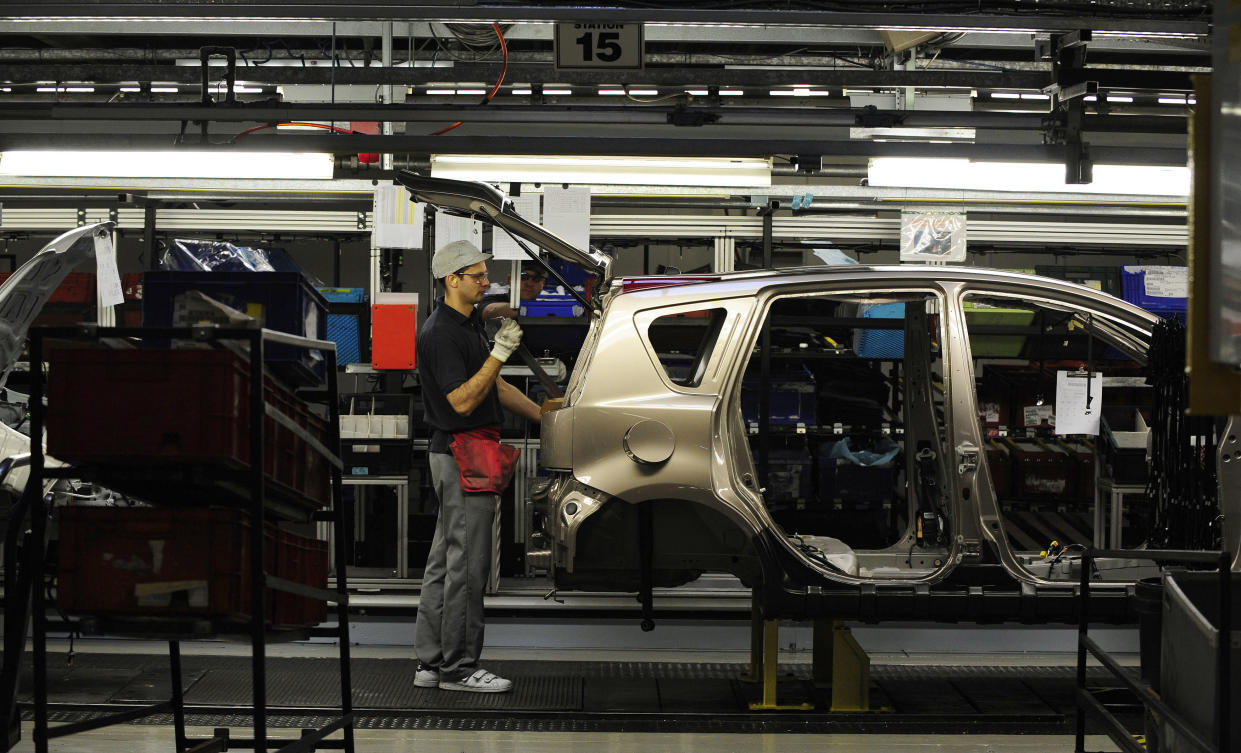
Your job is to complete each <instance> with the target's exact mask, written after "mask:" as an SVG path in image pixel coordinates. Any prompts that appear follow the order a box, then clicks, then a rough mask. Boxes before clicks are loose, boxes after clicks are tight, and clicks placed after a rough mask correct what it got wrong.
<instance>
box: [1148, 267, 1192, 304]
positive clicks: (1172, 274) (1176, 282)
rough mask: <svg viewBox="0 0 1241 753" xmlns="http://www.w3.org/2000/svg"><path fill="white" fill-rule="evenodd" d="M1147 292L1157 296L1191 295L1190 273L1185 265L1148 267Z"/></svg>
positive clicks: (1176, 296)
mask: <svg viewBox="0 0 1241 753" xmlns="http://www.w3.org/2000/svg"><path fill="white" fill-rule="evenodd" d="M1144 284H1145V286H1146V294H1147V295H1149V296H1155V297H1157V298H1185V297H1187V296H1188V295H1189V274H1188V271H1187V270H1186V268H1185V267H1147V268H1146V276H1145V278H1144Z"/></svg>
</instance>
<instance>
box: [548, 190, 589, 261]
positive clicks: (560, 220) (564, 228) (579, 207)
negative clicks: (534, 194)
mask: <svg viewBox="0 0 1241 753" xmlns="http://www.w3.org/2000/svg"><path fill="white" fill-rule="evenodd" d="M543 227H545V228H547V229H548V230H550V231H551V232H553V233H555V234H556V235H559V236H560V237H561V238H563V239H565V240H566V241H567V242H568V243H569V244H570V245H572V246H576V247H577V248H580V249H588V248H590V188H589V187H587V186H569V187H568V188H564V187H563V186H548V185H545V186H544V187H543Z"/></svg>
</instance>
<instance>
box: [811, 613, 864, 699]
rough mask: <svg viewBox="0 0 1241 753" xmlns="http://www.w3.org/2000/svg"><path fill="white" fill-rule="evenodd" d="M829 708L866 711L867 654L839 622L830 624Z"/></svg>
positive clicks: (850, 632)
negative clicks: (830, 675)
mask: <svg viewBox="0 0 1241 753" xmlns="http://www.w3.org/2000/svg"><path fill="white" fill-rule="evenodd" d="M815 627H816V628H817V627H818V625H817V623H816V625H815ZM832 711H870V657H869V656H867V655H866V652H865V651H863V650H862V647H861V646H860V645H858V642H857V639H855V638H854V637H853V632H852V631H851V630H849V628H848V626H847V625H845V624H844V623H842V622H839V621H837V622H835V623H833V625H832Z"/></svg>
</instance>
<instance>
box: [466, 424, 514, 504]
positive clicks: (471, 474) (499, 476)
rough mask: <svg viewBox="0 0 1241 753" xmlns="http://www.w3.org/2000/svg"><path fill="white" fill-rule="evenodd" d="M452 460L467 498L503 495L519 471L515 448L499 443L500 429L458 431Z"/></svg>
mask: <svg viewBox="0 0 1241 753" xmlns="http://www.w3.org/2000/svg"><path fill="white" fill-rule="evenodd" d="M449 449H450V450H451V451H452V457H453V460H456V461H457V467H458V468H459V469H460V470H461V490H462V491H464V492H465V493H467V494H484V493H492V494H502V493H503V492H504V490H505V489H507V488H508V485H509V482H510V481H512V480H513V471H514V469H516V468H517V456H518V455H520V454H521V451H520V450H518V449H517V448H516V447H512V446H510V445H506V444H501V443H500V427H499V426H498V425H492V426H484V427H482V428H480V429H471V430H469V431H459V432H457V433H456V434H453V435H452V445H451V446H450V447H449Z"/></svg>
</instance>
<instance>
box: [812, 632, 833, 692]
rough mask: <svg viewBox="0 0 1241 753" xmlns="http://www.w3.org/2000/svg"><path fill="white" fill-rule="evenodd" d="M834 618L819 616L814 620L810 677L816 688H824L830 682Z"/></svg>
mask: <svg viewBox="0 0 1241 753" xmlns="http://www.w3.org/2000/svg"><path fill="white" fill-rule="evenodd" d="M835 625H836V622H835V620H833V619H832V618H830V617H819V618H816V619H815V620H814V628H813V630H814V632H813V635H812V636H811V646H812V649H811V657H812V658H811V664H810V667H811V677H812V678H813V680H814V686H815V687H816V688H826V687H829V686H830V685H831V684H832V665H833V663H834V662H833V659H834V656H833V651H832V649H833V647H834V644H835V638H836V636H835V632H834V627H835Z"/></svg>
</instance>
